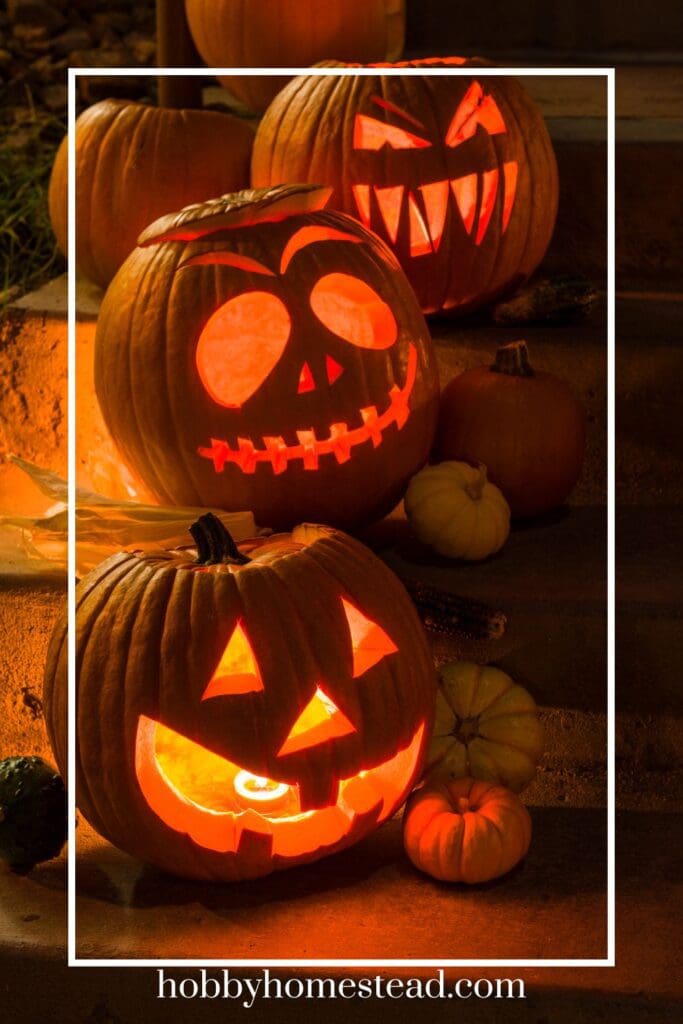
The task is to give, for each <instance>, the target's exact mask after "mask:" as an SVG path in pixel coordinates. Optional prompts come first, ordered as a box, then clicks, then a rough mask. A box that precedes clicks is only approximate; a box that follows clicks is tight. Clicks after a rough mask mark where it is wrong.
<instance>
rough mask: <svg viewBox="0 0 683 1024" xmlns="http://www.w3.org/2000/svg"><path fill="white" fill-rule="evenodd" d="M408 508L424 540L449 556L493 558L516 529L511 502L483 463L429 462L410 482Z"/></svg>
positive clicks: (478, 558) (442, 553)
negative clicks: (513, 525)
mask: <svg viewBox="0 0 683 1024" xmlns="http://www.w3.org/2000/svg"><path fill="white" fill-rule="evenodd" d="M405 510H406V516H407V517H408V519H409V521H410V525H411V526H412V528H413V530H414V531H415V536H416V537H417V538H418V540H420V541H422V543H423V544H426V545H427V546H428V547H430V548H433V550H434V551H436V552H437V554H439V555H444V556H445V557H446V558H463V559H465V561H468V562H477V561H479V560H480V559H482V558H488V556H489V555H493V554H495V552H496V551H499V550H500V549H501V548H502V546H503V544H504V543H505V541H506V540H507V539H508V535H509V533H510V509H509V507H508V503H507V502H506V500H505V498H504V497H503V495H502V494H501V492H500V491H499V490H498V488H497V487H494V485H493V484H491V483H489V482H488V480H487V478H486V467H485V466H483V465H480V466H479V467H478V468H477V469H475V468H474V467H473V466H468V465H467V463H466V462H442V463H440V464H439V465H438V466H426V467H425V468H424V469H422V470H420V472H419V473H417V474H416V475H415V476H414V477H413V479H412V480H411V481H410V485H409V487H408V490H407V492H406V497H405Z"/></svg>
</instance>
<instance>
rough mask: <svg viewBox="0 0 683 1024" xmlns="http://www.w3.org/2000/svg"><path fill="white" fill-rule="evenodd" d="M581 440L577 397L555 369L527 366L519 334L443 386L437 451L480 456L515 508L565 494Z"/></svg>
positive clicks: (557, 500) (576, 471) (539, 508)
mask: <svg viewBox="0 0 683 1024" xmlns="http://www.w3.org/2000/svg"><path fill="white" fill-rule="evenodd" d="M585 448H586V426H585V417H584V412H583V409H582V408H581V405H580V403H579V401H578V399H577V398H576V396H575V395H574V393H573V392H572V390H571V388H570V387H569V386H568V385H567V384H565V382H564V381H562V380H560V378H559V377H555V376H554V375H553V374H550V373H544V372H543V371H540V370H534V369H532V367H531V366H530V364H529V358H528V352H527V346H526V342H524V341H516V342H512V343H511V344H509V345H502V346H501V347H500V348H499V349H498V352H497V354H496V358H495V361H494V363H493V365H492V366H477V367H474V368H473V369H471V370H465V372H464V373H461V374H460V376H458V377H455V378H454V379H453V380H452V381H451V382H450V383H449V384H448V386H447V387H446V388H445V389H444V392H443V395H442V400H441V413H440V419H439V427H438V432H437V439H436V444H435V455H436V457H437V458H440V459H465V460H468V461H470V462H478V461H481V462H485V463H486V468H487V470H488V474H489V477H490V479H491V480H492V481H493V482H494V483H495V484H497V485H498V487H500V489H501V491H502V492H503V494H504V495H505V497H506V498H507V501H508V503H509V505H510V509H511V511H512V515H513V516H519V517H524V516H534V515H539V514H540V513H542V512H548V511H549V510H550V509H552V508H556V507H557V506H558V505H561V504H562V503H563V502H564V501H566V499H567V498H568V497H569V495H570V494H571V492H572V490H573V489H574V486H575V484H576V482H577V480H578V478H579V476H580V474H581V466H582V465H583V457H584V452H585Z"/></svg>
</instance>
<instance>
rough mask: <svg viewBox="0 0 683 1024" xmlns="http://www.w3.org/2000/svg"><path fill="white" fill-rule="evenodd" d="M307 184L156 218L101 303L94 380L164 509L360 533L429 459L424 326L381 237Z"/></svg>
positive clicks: (434, 388)
mask: <svg viewBox="0 0 683 1024" xmlns="http://www.w3.org/2000/svg"><path fill="white" fill-rule="evenodd" d="M328 198H329V189H319V188H315V187H311V186H295V187H290V188H274V189H270V190H266V191H263V192H244V193H236V194H235V195H233V196H226V197H223V198H222V199H219V200H215V201H213V202H209V203H205V204H203V205H201V206H198V207H188V208H187V209H186V210H184V211H181V213H180V214H177V215H173V216H170V217H167V218H162V219H161V220H160V221H157V222H156V223H155V224H153V225H152V226H151V228H149V229H148V230H147V231H146V232H145V233H144V234H143V236H142V237H141V246H140V247H139V248H138V249H136V250H135V251H134V252H133V253H132V254H131V256H130V257H129V258H128V260H127V261H126V263H125V264H124V266H123V267H122V268H121V270H120V272H119V274H118V275H117V277H116V278H115V280H114V281H113V282H112V284H111V286H110V288H109V290H108V291H107V294H106V296H105V299H104V302H103V305H102V311H101V314H100V318H99V321H98V325H97V337H96V353H95V384H96V390H97V395H98V398H99V401H100V405H101V407H102V412H103V414H104V418H105V420H106V422H107V425H108V427H109V429H110V431H111V433H112V435H113V437H114V440H115V441H116V442H117V444H118V446H119V448H120V449H121V452H122V454H123V455H124V457H125V458H126V459H127V461H128V462H129V463H130V464H131V466H132V468H133V469H134V470H135V471H136V472H137V473H138V474H139V476H140V477H141V478H142V479H143V480H144V482H145V483H146V484H147V486H148V487H149V488H150V489H151V490H152V492H153V493H154V494H156V495H157V496H158V498H159V499H160V500H161V501H164V502H167V503H168V502H171V503H181V504H190V505H204V506H212V507H219V508H225V509H228V510H231V511H235V510H239V509H251V510H252V511H253V512H254V514H255V516H256V519H257V521H259V522H260V523H261V524H263V525H268V526H275V527H278V528H289V527H291V526H292V525H293V523H295V522H296V521H297V520H300V519H302V518H311V519H316V520H318V521H322V522H327V523H331V524H333V525H335V526H347V527H348V526H352V525H356V524H358V523H360V522H363V521H365V520H369V519H372V518H375V517H378V516H380V515H382V514H383V513H385V512H387V511H389V509H390V508H391V507H392V505H393V504H395V503H396V502H397V501H398V500H399V498H400V497H401V494H402V492H403V490H404V489H405V485H406V483H407V481H408V479H409V478H410V476H411V474H412V473H414V472H415V471H416V470H417V469H418V468H419V467H420V465H421V464H422V463H423V462H424V461H425V460H426V458H427V455H428V452H429V448H430V445H431V441H432V437H433V433H434V429H435V421H436V414H437V405H438V380H437V375H436V368H435V359H434V354H433V350H432V345H431V340H430V337H429V333H428V330H427V327H426V324H425V322H424V318H423V316H422V314H421V312H420V309H419V306H418V304H417V302H416V299H415V296H414V294H413V293H412V291H411V289H410V286H409V285H408V282H407V281H406V279H405V277H404V275H403V273H402V272H401V270H400V268H399V267H398V265H397V264H396V261H395V259H394V257H393V256H392V254H391V253H390V252H389V250H388V249H387V248H386V247H385V246H384V244H383V243H382V242H381V241H380V240H379V239H378V238H377V237H376V236H374V235H373V234H372V233H371V232H369V231H367V230H366V229H365V228H363V227H362V226H361V225H360V224H358V223H357V222H356V221H355V220H353V219H351V218H350V217H346V216H344V215H342V214H338V213H327V212H326V211H324V210H323V209H322V208H321V207H322V206H323V205H324V204H325V202H326V201H327V199H328Z"/></svg>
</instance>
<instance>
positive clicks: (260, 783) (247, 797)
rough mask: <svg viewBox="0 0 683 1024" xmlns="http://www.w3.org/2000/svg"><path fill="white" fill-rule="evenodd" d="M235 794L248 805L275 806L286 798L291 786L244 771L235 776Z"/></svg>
mask: <svg viewBox="0 0 683 1024" xmlns="http://www.w3.org/2000/svg"><path fill="white" fill-rule="evenodd" d="M234 786H235V792H236V793H237V795H238V796H239V797H241V798H242V800H243V801H244V802H245V803H247V804H253V803H263V804H265V803H268V804H273V803H274V802H276V801H279V800H280V799H281V798H282V797H284V796H286V795H287V793H288V792H289V786H288V785H287V784H286V783H285V782H273V780H272V779H267V778H265V777H264V776H261V775H252V773H251V772H248V771H246V770H244V769H243V770H242V771H240V772H238V773H237V775H236V776H235V782H234Z"/></svg>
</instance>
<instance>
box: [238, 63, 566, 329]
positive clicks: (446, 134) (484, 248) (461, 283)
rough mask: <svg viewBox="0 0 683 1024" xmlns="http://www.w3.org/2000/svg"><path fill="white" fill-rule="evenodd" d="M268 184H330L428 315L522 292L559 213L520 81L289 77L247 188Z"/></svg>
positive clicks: (545, 145)
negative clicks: (389, 255)
mask: <svg viewBox="0 0 683 1024" xmlns="http://www.w3.org/2000/svg"><path fill="white" fill-rule="evenodd" d="M477 64H481V62H477V61H465V60H463V59H462V58H457V57H454V58H450V59H446V58H443V59H439V60H427V61H415V62H412V63H409V64H397V65H391V66H392V67H406V68H408V67H410V68H418V67H424V66H429V67H431V68H437V67H438V66H449V65H450V66H455V67H465V66H467V67H470V66H472V65H475V66H476V65H477ZM387 66H389V65H387ZM295 109H296V117H295V116H294V111H295ZM333 124H335V125H336V131H332V125H333ZM276 180H277V181H320V182H322V183H324V184H329V185H330V186H332V187H333V189H334V192H333V196H332V199H331V205H332V206H333V207H334V208H336V209H340V210H344V211H345V212H347V213H351V214H353V215H354V216H355V217H357V218H358V219H359V220H360V221H361V222H362V223H363V224H364V225H366V226H367V227H369V228H371V229H372V230H373V231H375V232H377V234H379V235H380V237H382V238H383V239H384V241H385V242H386V243H387V244H388V245H389V246H390V247H391V248H392V250H393V251H394V253H395V254H396V256H397V258H398V260H399V262H400V263H401V266H402V267H403V269H404V271H405V272H406V275H407V277H408V279H409V280H410V282H411V284H412V285H413V287H414V288H415V291H416V293H417V295H418V298H419V299H420V302H421V305H422V308H423V310H424V311H425V312H430V313H433V312H438V311H441V310H446V311H448V310H455V311H459V312H465V311H467V310H470V309H472V308H475V307H476V306H478V305H481V304H483V303H485V302H488V301H489V300H490V299H492V298H494V297H495V296H496V295H499V294H501V293H502V292H504V291H506V290H509V289H510V288H511V287H513V286H514V285H515V284H519V283H520V282H521V281H522V280H523V279H524V278H525V277H526V276H528V275H529V274H530V273H531V271H532V270H533V269H534V268H535V267H536V265H537V264H538V262H539V261H540V259H541V258H542V256H543V254H544V252H545V249H546V247H547V244H548V242H549V240H550V235H551V232H552V228H553V225H554V220H555V213H556V208H557V171H556V166H555V159H554V155H553V151H552V147H551V144H550V140H549V137H548V133H547V130H546V128H545V125H544V123H543V119H542V118H541V116H540V114H539V112H538V111H537V109H536V108H535V106H534V104H533V103H532V101H531V99H530V98H529V96H528V95H527V93H526V92H525V91H524V89H523V88H522V86H521V85H520V84H519V83H518V82H517V81H515V80H514V79H510V78H502V77H495V76H488V75H486V76H484V75H482V76H480V77H474V76H472V75H470V74H467V75H459V76H451V77H441V76H436V77H432V76H429V77H427V76H415V75H413V76H411V77H408V76H395V75H391V76H388V75H387V76H381V77H358V78H355V77H345V78H327V77H315V78H308V79H303V78H301V79H297V80H296V81H295V82H294V83H292V84H290V85H289V86H287V87H286V88H285V89H284V90H283V91H282V93H280V95H279V96H278V97H277V98H276V99H275V101H274V102H273V104H272V105H271V107H270V108H269V110H268V112H267V113H266V115H265V117H264V118H263V120H262V122H261V124H260V127H259V130H258V134H257V139H256V143H255V147H254V151H253V156H252V181H253V182H254V183H255V184H257V185H260V186H262V185H266V184H268V182H269V181H276Z"/></svg>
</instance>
